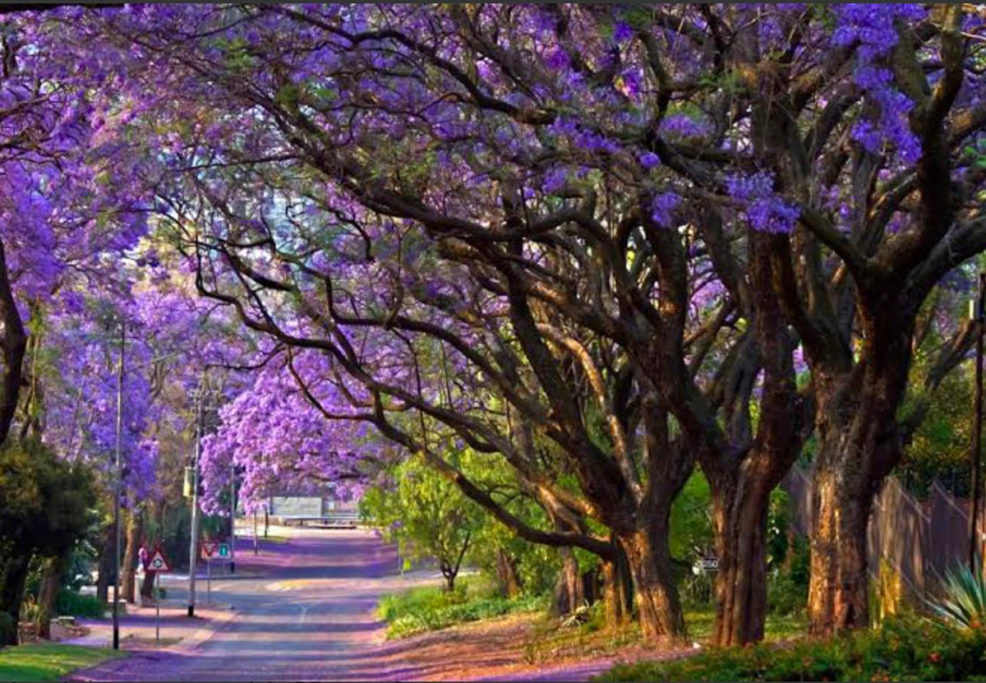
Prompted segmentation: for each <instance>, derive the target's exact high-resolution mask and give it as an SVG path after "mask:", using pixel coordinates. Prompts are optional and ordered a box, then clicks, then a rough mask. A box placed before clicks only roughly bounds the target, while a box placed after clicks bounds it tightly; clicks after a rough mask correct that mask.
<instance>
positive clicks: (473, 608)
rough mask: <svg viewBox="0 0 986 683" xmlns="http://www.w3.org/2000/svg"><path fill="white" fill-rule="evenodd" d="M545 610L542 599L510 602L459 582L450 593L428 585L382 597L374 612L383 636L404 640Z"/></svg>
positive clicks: (477, 584)
mask: <svg viewBox="0 0 986 683" xmlns="http://www.w3.org/2000/svg"><path fill="white" fill-rule="evenodd" d="M546 607H547V601H546V599H545V598H544V597H538V596H533V597H531V596H527V597H519V598H515V599H512V600H511V599H507V598H503V597H500V596H498V595H494V594H493V592H492V591H491V589H490V588H489V587H486V586H484V585H483V584H482V583H481V582H476V581H460V582H459V584H458V585H457V586H456V588H455V590H454V591H445V590H441V589H439V588H435V587H431V586H429V587H425V588H415V589H412V590H409V591H407V592H405V593H399V594H396V595H385V596H383V597H382V598H381V599H380V604H379V607H378V608H377V610H378V614H379V615H380V618H381V619H383V620H384V621H386V622H387V637H388V638H404V637H407V636H411V635H414V634H416V633H423V632H425V631H436V630H438V629H443V628H448V627H449V626H454V625H455V624H460V623H464V622H468V621H478V620H480V619H489V618H491V617H498V616H501V615H504V614H511V613H514V612H535V611H540V610H543V609H545V608H546Z"/></svg>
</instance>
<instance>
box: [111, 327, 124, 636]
mask: <svg viewBox="0 0 986 683" xmlns="http://www.w3.org/2000/svg"><path fill="white" fill-rule="evenodd" d="M126 344H127V324H126V322H124V321H123V320H121V321H120V358H119V362H118V364H117V372H116V463H115V470H116V471H115V476H114V486H113V535H114V536H115V537H116V541H115V545H114V550H113V567H114V574H113V649H114V650H119V649H120V614H119V611H120V494H121V492H122V491H121V489H122V488H123V481H122V480H123V466H122V463H123V457H122V455H123V363H124V358H125V352H126Z"/></svg>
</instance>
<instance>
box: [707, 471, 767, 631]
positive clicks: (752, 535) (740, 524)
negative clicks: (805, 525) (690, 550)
mask: <svg viewBox="0 0 986 683" xmlns="http://www.w3.org/2000/svg"><path fill="white" fill-rule="evenodd" d="M771 488H772V487H771V486H770V482H766V481H763V479H759V481H749V480H747V481H745V482H743V484H741V485H740V486H725V487H715V486H713V501H712V505H713V523H714V524H713V526H714V529H715V537H716V538H715V542H716V554H717V555H718V560H719V569H718V572H717V573H716V580H715V584H716V622H715V630H714V632H713V642H714V643H715V644H716V645H718V646H722V647H726V646H730V645H745V644H746V643H752V642H756V641H759V640H762V639H763V635H764V624H765V621H766V618H767V543H766V540H767V507H768V504H769V499H770V489H771ZM717 489H718V490H717ZM723 489H724V490H723Z"/></svg>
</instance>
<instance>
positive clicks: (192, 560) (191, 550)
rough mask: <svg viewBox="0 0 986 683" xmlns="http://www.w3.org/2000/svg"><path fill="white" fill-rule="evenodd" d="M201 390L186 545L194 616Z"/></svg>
mask: <svg viewBox="0 0 986 683" xmlns="http://www.w3.org/2000/svg"><path fill="white" fill-rule="evenodd" d="M202 403H203V392H202V390H201V388H200V390H199V391H196V393H195V413H196V414H195V456H194V463H193V465H192V533H191V534H190V535H191V542H190V543H189V547H188V616H189V617H194V616H195V571H196V566H195V565H196V564H197V561H198V558H199V455H200V453H201V451H202V410H203V406H202Z"/></svg>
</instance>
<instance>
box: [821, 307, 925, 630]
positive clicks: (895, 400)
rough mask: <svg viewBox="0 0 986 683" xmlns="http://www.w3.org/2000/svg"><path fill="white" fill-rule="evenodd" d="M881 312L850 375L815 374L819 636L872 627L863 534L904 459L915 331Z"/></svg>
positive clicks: (869, 325) (869, 320) (868, 319)
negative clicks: (901, 419)
mask: <svg viewBox="0 0 986 683" xmlns="http://www.w3.org/2000/svg"><path fill="white" fill-rule="evenodd" d="M884 308H885V309H886V315H872V314H870V315H868V316H862V317H863V321H862V324H863V329H864V332H865V333H866V338H867V343H866V345H865V346H864V348H863V351H862V353H861V358H860V360H859V362H858V363H857V365H856V367H855V368H854V369H853V370H852V371H851V372H843V373H839V374H835V373H832V374H828V375H827V374H825V373H824V372H817V373H815V374H816V376H817V379H816V381H815V384H816V389H815V394H816V402H817V408H816V411H815V433H816V434H817V435H818V452H817V454H816V456H815V460H814V471H813V489H812V520H811V522H812V529H811V539H810V543H811V580H810V583H809V588H808V615H809V619H810V630H811V633H812V634H814V635H819V636H828V635H831V634H834V633H839V632H841V631H845V630H847V629H851V628H857V627H865V626H868V625H869V603H868V595H867V589H868V583H869V576H868V572H867V569H868V567H867V558H866V547H867V539H866V529H867V525H868V522H869V516H870V512H871V510H872V508H873V498H874V497H875V496H876V494H877V492H878V491H879V490H880V487H881V486H882V484H883V481H884V479H885V478H886V476H887V475H888V474H890V471H891V470H892V469H893V467H894V465H896V464H897V462H899V460H900V456H901V442H900V434H899V430H898V425H897V409H898V407H899V405H900V401H901V399H902V397H903V395H904V390H905V388H906V385H907V371H908V368H909V367H910V357H911V356H910V351H911V349H910V337H911V331H912V330H911V327H912V326H913V320H912V319H911V320H909V319H908V318H906V317H895V315H892V314H894V313H896V309H893V308H890V307H884ZM813 372H814V371H813Z"/></svg>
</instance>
